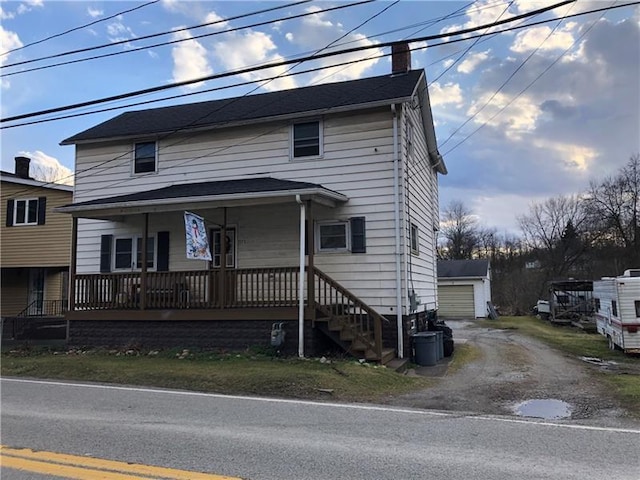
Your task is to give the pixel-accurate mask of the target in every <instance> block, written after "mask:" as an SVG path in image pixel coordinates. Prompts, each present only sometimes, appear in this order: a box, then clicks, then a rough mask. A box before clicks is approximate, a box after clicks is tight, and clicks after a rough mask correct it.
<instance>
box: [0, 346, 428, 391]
mask: <svg viewBox="0 0 640 480" xmlns="http://www.w3.org/2000/svg"><path fill="white" fill-rule="evenodd" d="M149 353H151V354H149ZM0 370H1V373H2V375H4V376H22V377H37V378H50V379H65V380H78V381H92V382H106V383H118V384H128V385H144V386H153V387H165V388H178V389H186V390H196V391H201V392H215V393H224V394H237V395H261V396H262V395H264V396H272V397H283V398H306V399H334V400H341V401H375V400H378V399H382V398H384V397H385V396H388V395H391V394H400V393H405V392H409V391H412V390H416V389H422V388H427V387H428V386H429V384H430V380H429V379H428V378H424V377H410V376H405V375H402V374H399V373H397V372H395V371H394V370H392V369H387V368H384V367H378V366H375V365H371V364H360V363H359V362H357V361H353V360H340V361H334V360H332V361H331V362H326V363H323V362H321V361H320V360H319V359H298V358H276V357H273V356H269V355H266V354H252V353H250V352H247V353H243V354H217V353H212V352H202V351H193V352H185V353H183V350H178V351H176V350H167V351H160V352H158V351H152V352H145V353H144V354H142V353H141V352H132V351H130V352H129V354H126V353H124V352H115V351H106V350H88V351H71V352H67V351H66V350H59V351H55V350H51V349H46V348H33V349H31V350H21V349H16V350H13V351H7V352H5V353H3V355H2V365H1V369H0Z"/></svg>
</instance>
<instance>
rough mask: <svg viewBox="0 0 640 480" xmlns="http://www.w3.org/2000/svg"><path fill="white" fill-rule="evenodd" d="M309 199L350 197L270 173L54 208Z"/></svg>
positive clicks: (129, 209)
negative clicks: (276, 176)
mask: <svg viewBox="0 0 640 480" xmlns="http://www.w3.org/2000/svg"><path fill="white" fill-rule="evenodd" d="M298 196H299V197H300V199H301V200H311V201H314V202H316V203H320V204H323V205H326V206H329V207H335V206H336V205H337V204H338V203H344V202H346V201H347V200H348V199H349V198H348V197H347V196H346V195H344V194H342V193H339V192H336V191H334V190H331V189H328V188H325V187H323V186H322V185H319V184H316V183H308V182H296V181H292V180H280V179H277V178H272V177H261V178H249V179H238V180H220V181H215V182H200V183H183V184H175V185H170V186H167V187H163V188H158V189H155V190H146V191H143V192H136V193H130V194H127V195H118V196H114V197H104V198H98V199H95V200H89V201H86V202H78V203H71V204H68V205H64V206H62V207H58V208H56V209H55V210H56V211H57V212H61V213H70V214H72V215H74V216H77V217H84V218H110V217H114V216H120V215H132V214H136V213H151V212H167V211H177V210H183V209H189V208H219V207H229V206H243V205H260V204H270V203H285V202H291V201H296V198H297V197H298Z"/></svg>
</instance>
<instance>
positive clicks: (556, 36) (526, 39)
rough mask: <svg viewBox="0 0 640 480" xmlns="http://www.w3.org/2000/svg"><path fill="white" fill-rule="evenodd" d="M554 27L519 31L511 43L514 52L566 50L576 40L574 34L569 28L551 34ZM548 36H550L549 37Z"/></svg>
mask: <svg viewBox="0 0 640 480" xmlns="http://www.w3.org/2000/svg"><path fill="white" fill-rule="evenodd" d="M551 31H552V29H551V28H550V27H547V26H542V27H532V28H528V29H526V30H524V31H522V32H519V33H518V34H517V35H516V36H515V39H514V41H513V45H511V47H510V50H511V51H512V52H517V53H524V52H529V51H531V50H535V49H536V48H537V49H538V51H544V50H566V49H567V48H569V47H571V45H572V44H573V42H574V38H573V34H572V33H571V32H570V31H568V29H562V30H557V31H555V32H554V33H553V34H552V35H551V36H549V34H551ZM547 37H548V38H547Z"/></svg>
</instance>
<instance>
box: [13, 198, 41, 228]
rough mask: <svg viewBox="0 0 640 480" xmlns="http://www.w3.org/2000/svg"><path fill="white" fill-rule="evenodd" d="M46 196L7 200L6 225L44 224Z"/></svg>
mask: <svg viewBox="0 0 640 480" xmlns="http://www.w3.org/2000/svg"><path fill="white" fill-rule="evenodd" d="M46 205H47V199H46V197H38V198H21V199H9V200H7V227H13V226H22V225H44V220H45V210H46Z"/></svg>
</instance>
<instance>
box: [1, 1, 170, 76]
mask: <svg viewBox="0 0 640 480" xmlns="http://www.w3.org/2000/svg"><path fill="white" fill-rule="evenodd" d="M159 1H160V0H153V1H151V2H147V3H143V4H142V5H138V6H137V7H134V8H130V9H129V10H123V11H122V12H118V13H115V14H113V15H110V16H108V17H104V18H100V19H98V20H94V21H93V22H90V23H87V24H85V25H80V26H78V27H74V28H71V29H69V30H65V31H64V32H60V33H56V34H55V35H50V36H48V37H46V38H43V39H41V40H36V41H35V42H31V43H27V44H26V45H23V46H21V47H16V48H13V49H11V50H7V51H5V52H2V53H0V57H2V56H5V55H9V54H10V53H13V52H17V51H18V50H24V49H25V48H28V47H32V46H33V45H38V44H40V43H44V42H46V41H48V40H52V39H54V38H58V37H62V36H63V35H67V34H69V33H72V32H75V31H77V30H82V29H83V28H87V27H90V26H92V25H95V24H97V23H100V22H105V21H107V20H111V19H112V18H115V17H118V16H120V15H124V14H126V13H131V12H133V11H135V10H139V9H141V8H144V7H148V6H149V5H153V4H154V3H158V2H159ZM31 61H33V62H35V61H37V60H31ZM17 65H19V64H17ZM10 66H12V65H5V67H10Z"/></svg>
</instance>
